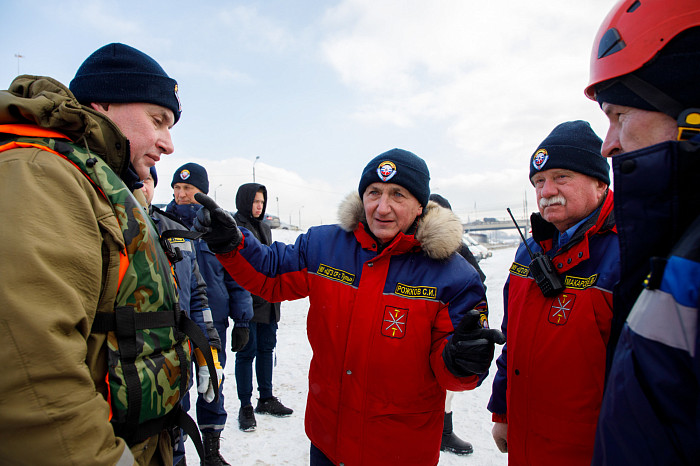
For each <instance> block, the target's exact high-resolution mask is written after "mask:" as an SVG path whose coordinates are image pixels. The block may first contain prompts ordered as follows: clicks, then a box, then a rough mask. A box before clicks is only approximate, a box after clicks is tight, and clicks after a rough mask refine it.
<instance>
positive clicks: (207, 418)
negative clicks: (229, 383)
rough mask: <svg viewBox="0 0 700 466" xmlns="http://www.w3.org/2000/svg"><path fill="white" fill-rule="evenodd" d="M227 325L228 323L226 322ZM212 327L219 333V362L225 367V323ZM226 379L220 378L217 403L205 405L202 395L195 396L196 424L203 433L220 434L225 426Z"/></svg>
mask: <svg viewBox="0 0 700 466" xmlns="http://www.w3.org/2000/svg"><path fill="white" fill-rule="evenodd" d="M227 323H228V322H227ZM214 327H215V328H216V331H217V332H219V339H220V340H221V348H222V349H221V351H219V352H218V353H219V362H220V363H221V367H223V368H225V367H226V342H227V340H226V330H227V328H226V323H222V322H214ZM225 381H226V377H222V380H221V384H220V385H219V401H218V402H216V401H212V402H211V403H207V402H206V401H204V398H203V397H202V394H201V393H199V394H198V396H197V424H198V425H199V430H201V431H202V432H204V431H210V432H211V431H216V432H220V431H222V430H224V427H225V426H226V409H224V382H225Z"/></svg>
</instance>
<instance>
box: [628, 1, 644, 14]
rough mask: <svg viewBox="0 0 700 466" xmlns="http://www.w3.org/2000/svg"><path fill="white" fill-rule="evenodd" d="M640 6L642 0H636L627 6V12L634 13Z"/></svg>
mask: <svg viewBox="0 0 700 466" xmlns="http://www.w3.org/2000/svg"><path fill="white" fill-rule="evenodd" d="M640 6H642V2H640V1H639V0H637V1H636V2H634V3H633V4H631V5H630V7H629V8H627V13H632V12H633V11H634V10H636V9H637V8H639V7H640Z"/></svg>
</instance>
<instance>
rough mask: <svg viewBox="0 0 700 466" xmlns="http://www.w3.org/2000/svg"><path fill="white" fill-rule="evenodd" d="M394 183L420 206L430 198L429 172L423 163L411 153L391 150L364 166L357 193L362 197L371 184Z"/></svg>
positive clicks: (424, 204)
mask: <svg viewBox="0 0 700 466" xmlns="http://www.w3.org/2000/svg"><path fill="white" fill-rule="evenodd" d="M376 182H383V183H395V184H398V185H399V186H403V187H404V188H406V189H407V190H408V192H410V193H411V194H413V195H414V196H415V197H416V199H418V202H419V203H420V205H421V206H423V207H425V206H426V204H427V203H428V197H429V196H430V184H429V182H430V172H429V171H428V165H426V163H425V161H424V160H423V159H421V158H420V157H418V156H417V155H416V154H414V153H413V152H409V151H407V150H403V149H391V150H389V151H387V152H384V153H383V154H379V155H378V156H376V157H375V158H373V159H372V160H370V162H369V163H368V164H367V166H365V168H364V170H362V176H361V177H360V186H359V188H358V191H359V193H360V198H362V196H364V194H365V190H366V189H367V186H369V185H370V184H372V183H376Z"/></svg>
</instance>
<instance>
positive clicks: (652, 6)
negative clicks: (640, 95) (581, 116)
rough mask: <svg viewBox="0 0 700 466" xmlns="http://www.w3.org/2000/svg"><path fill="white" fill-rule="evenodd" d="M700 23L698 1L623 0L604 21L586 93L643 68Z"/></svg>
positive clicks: (594, 52) (591, 93)
mask: <svg viewBox="0 0 700 466" xmlns="http://www.w3.org/2000/svg"><path fill="white" fill-rule="evenodd" d="M695 26H700V2H698V0H621V1H620V2H618V3H617V5H615V6H614V7H613V9H612V10H611V11H610V13H608V16H607V17H606V18H605V20H604V21H603V24H601V26H600V29H599V30H598V34H597V35H596V38H595V42H593V50H592V52H591V77H590V81H589V83H588V87H586V90H585V93H586V96H587V97H588V98H589V99H592V100H595V85H596V84H599V83H601V82H603V81H607V80H608V79H612V78H617V77H620V76H623V75H626V74H628V73H631V72H632V71H635V70H637V69H639V68H641V67H642V66H643V65H644V64H645V63H647V62H648V61H649V60H651V58H652V57H654V55H656V53H657V52H658V51H659V50H661V49H662V48H664V46H665V45H666V44H667V43H668V42H669V41H670V40H671V39H673V38H674V37H675V36H676V35H678V34H679V33H681V32H683V31H685V30H686V29H689V28H692V27H695Z"/></svg>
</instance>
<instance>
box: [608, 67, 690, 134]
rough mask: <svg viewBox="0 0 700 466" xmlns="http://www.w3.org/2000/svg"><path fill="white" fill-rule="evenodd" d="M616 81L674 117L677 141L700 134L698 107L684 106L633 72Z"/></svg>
mask: <svg viewBox="0 0 700 466" xmlns="http://www.w3.org/2000/svg"><path fill="white" fill-rule="evenodd" d="M617 81H619V82H621V83H622V84H624V85H625V86H626V87H627V88H628V89H629V90H631V91H632V92H634V93H635V94H637V95H638V96H639V97H641V98H642V99H644V100H646V101H647V102H649V103H650V104H651V105H653V106H654V107H655V108H657V109H658V110H659V111H660V112H663V113H665V114H666V115H669V116H671V117H673V118H675V119H676V122H677V123H678V135H677V138H676V139H677V140H678V141H687V140H689V139H692V138H694V137H695V136H697V135H699V134H700V109H699V108H684V107H683V105H682V104H681V103H680V102H678V101H677V100H676V99H674V98H672V97H670V96H669V95H668V94H666V93H664V92H662V91H661V90H659V89H658V88H656V87H655V86H653V85H651V84H649V83H648V82H646V81H644V80H643V79H641V78H639V77H638V76H635V75H634V74H627V75H624V76H621V77H620V78H618V79H617Z"/></svg>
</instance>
